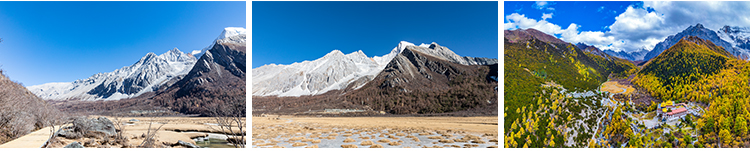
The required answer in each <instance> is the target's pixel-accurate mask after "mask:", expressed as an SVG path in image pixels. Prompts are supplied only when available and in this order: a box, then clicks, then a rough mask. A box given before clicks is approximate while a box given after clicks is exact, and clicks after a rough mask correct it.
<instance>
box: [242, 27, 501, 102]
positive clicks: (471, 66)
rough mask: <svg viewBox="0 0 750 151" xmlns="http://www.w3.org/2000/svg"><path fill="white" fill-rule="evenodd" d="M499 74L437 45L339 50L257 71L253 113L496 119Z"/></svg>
mask: <svg viewBox="0 0 750 151" xmlns="http://www.w3.org/2000/svg"><path fill="white" fill-rule="evenodd" d="M497 68H498V66H497V59H492V58H478V57H468V56H464V57H462V56H459V55H457V54H456V53H455V52H453V51H452V50H450V49H448V48H447V47H445V46H441V45H438V44H437V43H434V42H433V43H431V44H420V45H419V46H417V45H414V44H412V43H409V42H406V41H401V42H400V43H399V44H398V46H396V47H395V48H393V49H392V50H391V52H390V53H388V54H385V55H383V56H375V57H371V58H370V57H367V56H366V55H365V54H364V53H362V52H361V51H357V52H353V53H350V54H343V53H341V52H340V51H338V50H334V51H332V52H330V53H328V54H326V55H325V56H323V57H322V58H319V59H316V60H313V61H303V62H299V63H293V64H291V65H275V64H271V65H265V66H261V67H258V68H255V69H253V100H254V101H253V107H254V110H253V112H256V113H258V114H259V113H301V112H305V111H309V110H322V109H326V108H346V109H361V110H375V111H378V110H379V111H384V112H388V113H393V114H430V113H446V112H458V111H467V112H472V113H475V112H477V113H476V114H483V115H485V114H497V104H498V102H497V101H496V100H497V75H498V71H497Z"/></svg>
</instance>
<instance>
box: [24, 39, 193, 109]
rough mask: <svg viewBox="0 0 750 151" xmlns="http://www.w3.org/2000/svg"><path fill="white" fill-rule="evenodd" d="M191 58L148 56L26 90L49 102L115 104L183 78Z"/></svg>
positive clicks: (176, 54)
mask: <svg viewBox="0 0 750 151" xmlns="http://www.w3.org/2000/svg"><path fill="white" fill-rule="evenodd" d="M196 60H197V59H196V58H195V57H193V56H192V55H189V54H186V53H183V52H182V51H180V50H178V49H177V48H174V49H172V50H169V51H167V52H166V53H164V54H161V55H158V56H157V55H156V54H154V53H151V52H149V53H148V54H146V56H143V57H142V58H141V59H140V60H138V61H137V62H136V63H134V64H133V65H130V66H125V67H122V68H120V69H117V70H115V71H112V72H107V73H97V74H95V75H93V76H91V77H89V78H87V79H80V80H76V81H73V82H59V83H46V84H41V85H34V86H29V87H27V88H28V89H29V90H30V91H31V92H32V93H34V94H36V95H37V96H39V97H41V98H43V99H50V100H68V99H73V100H87V101H92V100H118V99H123V98H130V97H135V96H138V95H141V94H143V93H146V92H151V91H154V90H157V89H158V88H159V86H161V85H162V84H163V83H164V82H166V81H169V80H170V79H172V78H174V77H177V76H180V75H185V74H187V73H188V71H190V69H191V68H192V67H193V65H194V64H195V62H196Z"/></svg>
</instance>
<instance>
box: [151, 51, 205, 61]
mask: <svg viewBox="0 0 750 151" xmlns="http://www.w3.org/2000/svg"><path fill="white" fill-rule="evenodd" d="M159 57H160V58H162V59H164V60H166V61H167V62H186V61H191V60H197V59H196V58H195V57H194V56H192V55H188V54H186V53H182V51H180V50H179V49H177V48H173V49H171V50H169V51H167V52H166V53H164V54H161V55H159Z"/></svg>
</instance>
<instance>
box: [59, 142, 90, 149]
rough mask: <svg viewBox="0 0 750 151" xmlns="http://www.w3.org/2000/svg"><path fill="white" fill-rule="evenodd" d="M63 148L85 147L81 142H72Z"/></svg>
mask: <svg viewBox="0 0 750 151" xmlns="http://www.w3.org/2000/svg"><path fill="white" fill-rule="evenodd" d="M63 148H86V147H83V145H81V143H79V142H72V143H70V144H68V145H66V146H65V147H63Z"/></svg>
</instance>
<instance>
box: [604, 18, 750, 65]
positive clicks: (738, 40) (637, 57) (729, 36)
mask: <svg viewBox="0 0 750 151" xmlns="http://www.w3.org/2000/svg"><path fill="white" fill-rule="evenodd" d="M687 36H696V37H698V38H701V39H705V40H709V41H711V42H713V43H714V44H716V45H717V46H720V47H722V48H724V49H725V51H727V52H729V53H730V54H732V55H734V56H736V57H738V58H740V59H743V60H748V59H750V28H748V27H730V26H724V27H722V28H720V29H718V30H716V31H713V30H711V29H708V28H706V27H704V26H703V25H702V24H700V23H699V24H696V25H693V26H690V27H688V28H686V29H685V30H683V31H681V32H679V33H677V34H675V35H671V36H669V37H667V38H666V39H664V41H662V42H659V43H658V44H656V46H654V48H653V49H652V50H650V51H648V50H646V49H641V50H639V51H633V52H625V51H619V52H616V51H612V50H604V52H605V53H607V54H609V55H612V56H615V57H619V58H623V59H627V60H631V61H641V60H643V61H648V60H650V59H652V58H654V57H656V56H658V55H659V54H661V53H662V52H663V51H664V50H666V49H668V48H669V47H672V46H673V45H675V44H677V42H679V41H680V40H681V39H682V38H684V37H687Z"/></svg>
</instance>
